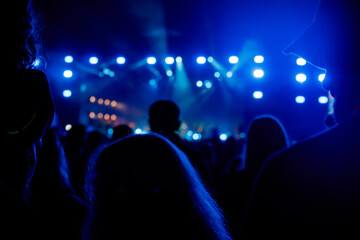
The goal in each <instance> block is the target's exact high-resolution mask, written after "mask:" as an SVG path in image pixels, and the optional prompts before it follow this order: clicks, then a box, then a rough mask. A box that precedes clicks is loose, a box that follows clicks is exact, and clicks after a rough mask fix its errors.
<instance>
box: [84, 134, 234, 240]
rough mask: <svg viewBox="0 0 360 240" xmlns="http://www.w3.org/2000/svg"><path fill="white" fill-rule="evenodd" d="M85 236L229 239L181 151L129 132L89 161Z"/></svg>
mask: <svg viewBox="0 0 360 240" xmlns="http://www.w3.org/2000/svg"><path fill="white" fill-rule="evenodd" d="M87 189H88V193H89V200H90V205H91V210H90V214H91V215H90V219H89V222H88V224H87V225H88V227H87V231H86V234H85V239H160V240H161V239H164V240H165V239H166V240H168V239H175V240H176V239H179V240H180V239H181V240H184V239H188V240H191V239H194V240H195V239H196V240H198V239H214V240H215V239H217V240H220V239H231V238H230V236H229V235H228V233H227V231H226V229H225V225H224V222H223V218H222V214H221V212H220V210H219V208H218V207H217V205H216V203H215V201H214V200H213V199H212V198H211V196H210V195H209V193H208V192H207V190H206V189H205V187H204V186H203V185H202V183H201V180H200V178H199V177H198V175H197V172H196V170H195V169H194V168H193V167H192V165H191V164H190V162H189V160H188V158H187V157H186V155H185V154H184V153H183V152H182V151H180V150H179V149H178V148H177V147H176V146H175V145H173V144H172V143H171V142H169V141H168V140H166V139H165V138H163V137H161V136H157V135H133V136H130V137H126V138H123V139H121V140H119V141H116V142H115V143H113V144H112V145H109V146H107V147H105V148H104V149H103V150H102V151H101V152H100V153H99V156H98V157H97V158H94V159H93V161H91V162H90V171H89V174H88V178H87Z"/></svg>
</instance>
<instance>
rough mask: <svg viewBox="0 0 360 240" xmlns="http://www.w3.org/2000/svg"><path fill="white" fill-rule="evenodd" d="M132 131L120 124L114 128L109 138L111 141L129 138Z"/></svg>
mask: <svg viewBox="0 0 360 240" xmlns="http://www.w3.org/2000/svg"><path fill="white" fill-rule="evenodd" d="M133 133H134V132H133V129H132V128H131V127H129V126H128V125H126V124H121V125H119V126H116V127H114V132H113V135H112V138H111V141H116V140H118V139H120V138H123V137H126V136H129V135H131V134H133Z"/></svg>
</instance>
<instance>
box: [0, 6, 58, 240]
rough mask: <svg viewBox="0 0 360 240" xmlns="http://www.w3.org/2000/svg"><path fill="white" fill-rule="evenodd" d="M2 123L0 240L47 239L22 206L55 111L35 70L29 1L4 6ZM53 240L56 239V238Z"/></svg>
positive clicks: (36, 51)
mask: <svg viewBox="0 0 360 240" xmlns="http://www.w3.org/2000/svg"><path fill="white" fill-rule="evenodd" d="M2 10H3V13H5V12H6V14H2V15H1V21H0V22H1V23H0V24H1V29H2V30H1V31H2V36H3V37H2V45H3V51H2V57H3V59H5V61H3V64H2V68H3V69H4V71H6V72H7V74H6V75H4V76H3V77H2V81H1V89H2V102H1V104H2V107H1V112H2V120H1V131H0V132H1V133H0V142H1V143H0V151H1V154H2V157H1V159H0V222H1V225H0V238H1V239H6V238H7V239H23V238H32V239H46V238H47V239H48V238H52V236H48V235H47V234H48V233H49V232H48V231H47V229H48V226H47V225H46V224H45V223H46V222H45V221H43V219H42V218H41V216H40V215H39V214H38V213H37V212H36V211H35V210H34V209H33V208H31V207H30V206H29V205H28V204H27V203H26V202H25V201H24V198H23V197H24V193H25V192H27V189H28V183H29V181H30V180H31V177H32V174H33V172H34V169H35V165H36V149H35V143H36V142H38V141H39V139H40V138H41V137H42V136H43V135H44V134H45V132H46V131H47V129H48V127H49V126H50V124H51V121H52V118H53V114H54V106H53V101H52V96H51V93H50V88H49V84H48V81H47V78H46V76H45V74H44V73H43V72H41V71H40V70H35V69H32V68H33V66H34V65H33V63H34V61H35V59H37V58H40V52H41V51H40V48H41V46H42V45H41V42H40V41H38V39H37V38H36V36H37V33H38V28H37V26H36V25H35V24H34V23H35V21H34V20H36V19H35V18H36V17H37V15H36V14H35V13H33V12H32V7H31V5H30V4H29V2H28V1H25V0H22V1H6V2H3V3H2ZM54 238H55V237H54Z"/></svg>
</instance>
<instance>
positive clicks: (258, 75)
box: [253, 68, 264, 78]
mask: <svg viewBox="0 0 360 240" xmlns="http://www.w3.org/2000/svg"><path fill="white" fill-rule="evenodd" d="M253 76H254V78H262V77H264V70H262V69H259V68H258V69H255V70H254V71H253Z"/></svg>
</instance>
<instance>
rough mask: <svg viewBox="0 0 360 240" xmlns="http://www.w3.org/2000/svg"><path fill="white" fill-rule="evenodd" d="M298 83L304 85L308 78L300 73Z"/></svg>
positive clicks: (297, 77) (297, 76) (297, 78)
mask: <svg viewBox="0 0 360 240" xmlns="http://www.w3.org/2000/svg"><path fill="white" fill-rule="evenodd" d="M295 79H296V81H298V82H299V83H303V82H305V81H306V79H307V77H306V75H305V74H304V73H299V74H297V75H296V77H295Z"/></svg>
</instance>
